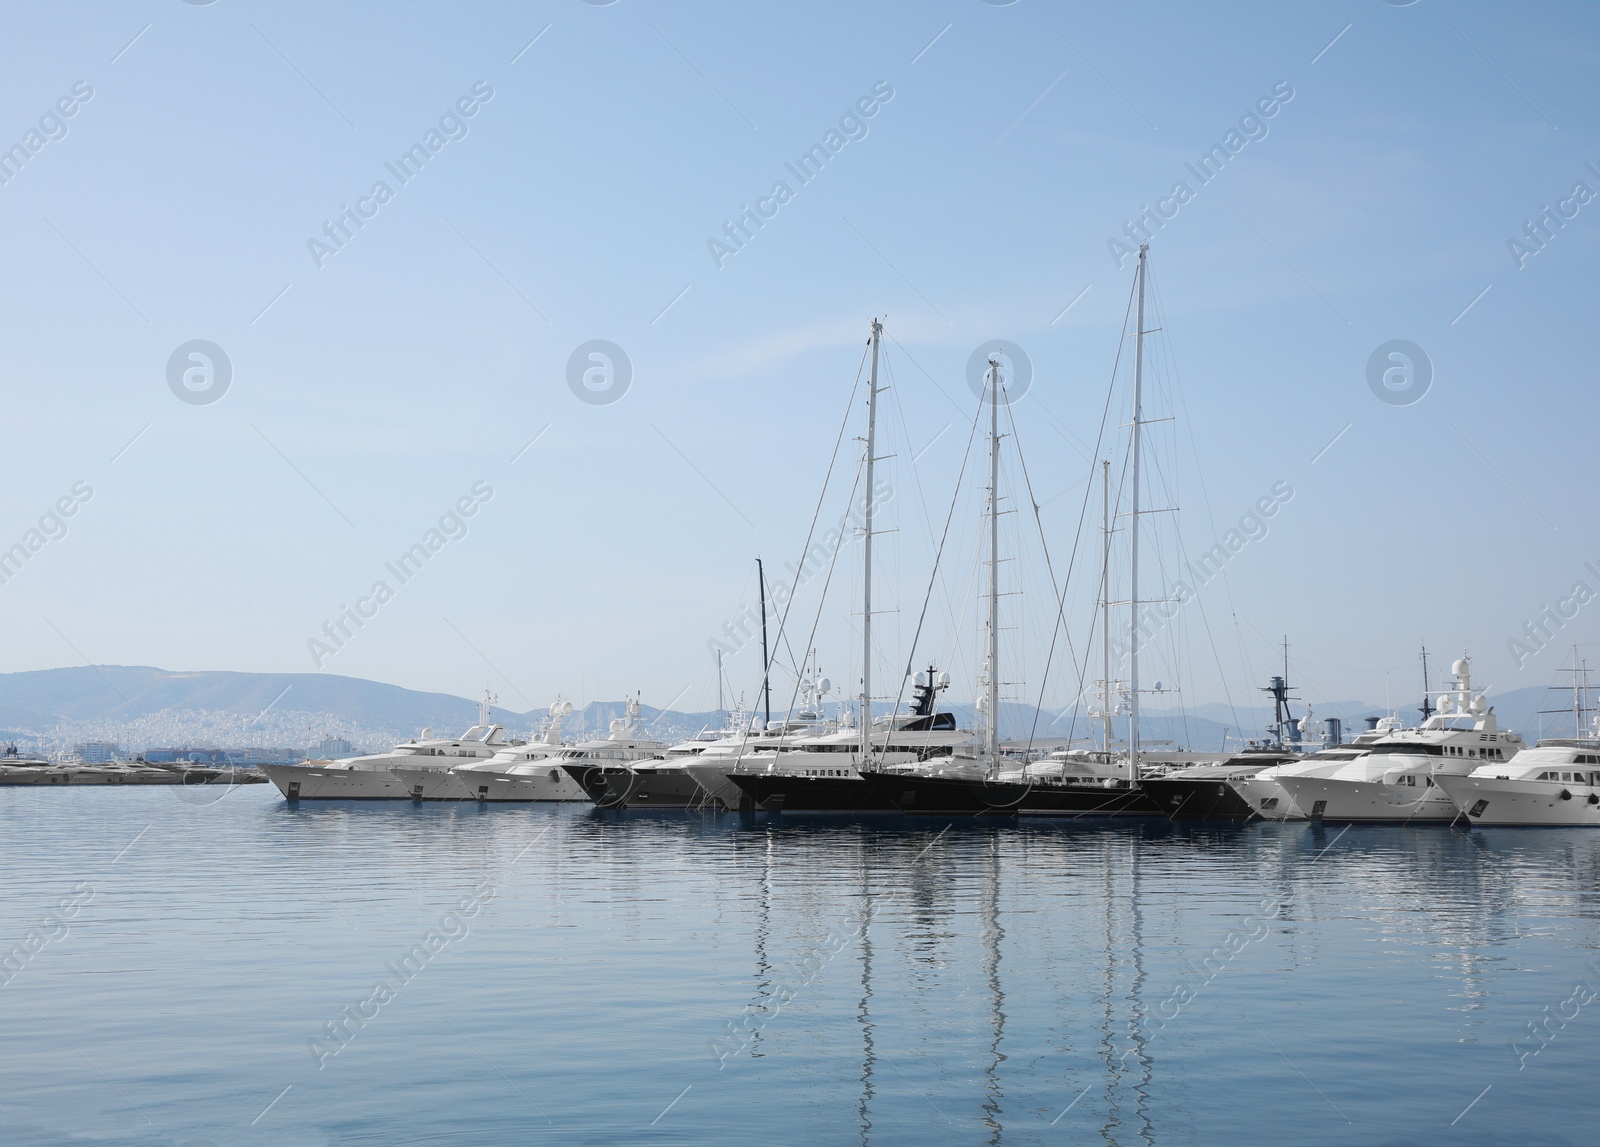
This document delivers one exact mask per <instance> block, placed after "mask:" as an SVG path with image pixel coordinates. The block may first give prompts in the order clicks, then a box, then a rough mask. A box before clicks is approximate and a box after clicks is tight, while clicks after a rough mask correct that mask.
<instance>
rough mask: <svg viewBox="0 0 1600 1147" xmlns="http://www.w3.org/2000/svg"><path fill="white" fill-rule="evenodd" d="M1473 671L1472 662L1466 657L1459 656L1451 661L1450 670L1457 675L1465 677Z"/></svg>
mask: <svg viewBox="0 0 1600 1147" xmlns="http://www.w3.org/2000/svg"><path fill="white" fill-rule="evenodd" d="M1471 671H1472V663H1471V662H1469V661H1468V660H1467V659H1466V658H1465V657H1458V658H1456V659H1455V660H1454V661H1452V662H1451V663H1450V672H1452V673H1454V674H1455V675H1456V676H1457V677H1465V676H1466V675H1467V674H1468V673H1470V672H1471Z"/></svg>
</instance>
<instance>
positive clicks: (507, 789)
mask: <svg viewBox="0 0 1600 1147" xmlns="http://www.w3.org/2000/svg"><path fill="white" fill-rule="evenodd" d="M455 777H456V783H457V784H458V785H459V786H460V788H461V791H462V792H463V793H464V794H465V795H464V796H462V797H460V798H452V799H460V800H476V801H486V802H488V803H490V804H496V803H500V802H502V801H506V802H511V801H516V802H522V803H527V802H530V801H581V802H587V801H588V800H589V794H587V793H585V792H584V791H583V786H582V785H580V784H578V782H577V781H575V780H573V779H572V778H571V777H569V776H568V775H567V774H566V771H565V770H563V769H562V768H561V767H560V766H559V765H557V764H556V763H555V761H554V760H551V761H549V762H548V763H546V762H540V764H539V767H538V768H536V769H534V770H532V771H531V772H525V773H523V772H518V773H492V772H489V771H487V770H484V769H470V770H464V771H462V772H459V773H456V774H455Z"/></svg>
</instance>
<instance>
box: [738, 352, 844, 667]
mask: <svg viewBox="0 0 1600 1147" xmlns="http://www.w3.org/2000/svg"><path fill="white" fill-rule="evenodd" d="M871 345H872V344H871V342H870V340H869V341H868V343H867V346H866V347H863V348H862V351H861V361H860V362H858V363H857V364H856V381H855V385H853V386H852V387H851V388H850V400H849V401H848V402H846V403H845V407H844V419H843V421H841V422H840V423H839V434H838V436H837V437H836V438H835V439H834V440H833V454H832V455H831V456H830V457H829V459H828V472H827V474H826V475H825V476H824V477H823V479H822V491H821V492H820V493H819V494H818V495H817V508H816V509H815V510H813V511H812V512H811V525H810V527H809V528H808V529H807V530H806V541H805V545H804V546H803V547H802V548H801V550H800V563H799V565H797V566H796V567H795V579H794V580H795V582H796V584H795V585H793V586H791V587H790V593H789V600H788V601H786V602H785V603H784V606H783V613H782V614H781V615H780V616H779V617H778V638H779V640H782V639H783V635H784V627H785V626H786V625H787V624H788V622H789V610H790V609H791V608H792V607H793V606H794V599H795V591H797V590H798V589H799V588H800V586H799V584H798V583H799V580H800V577H799V571H800V570H802V569H804V568H805V564H806V555H807V554H809V553H810V552H811V539H812V538H813V537H814V536H815V535H816V532H817V522H818V521H819V520H820V519H821V518H822V506H823V503H824V502H825V501H826V499H827V497H828V484H829V482H831V481H832V480H833V468H834V466H835V464H836V463H837V462H838V461H839V447H840V446H841V445H843V443H844V432H845V431H846V430H848V429H849V428H850V415H851V414H852V413H853V412H854V408H855V404H856V395H857V393H859V392H860V390H861V374H862V372H863V371H864V370H865V369H866V366H867V353H868V351H869V350H870V349H871ZM859 480H860V477H859V475H858V476H857V481H859ZM854 494H855V491H854V490H853V489H852V490H851V495H852V497H853V496H854ZM845 513H846V516H847V517H848V515H849V507H848V504H847V506H846V509H845ZM834 552H835V554H837V553H838V551H837V550H835V551H834ZM745 584H746V585H748V584H749V582H748V580H747V581H746V582H745ZM819 608H820V606H819ZM790 656H791V657H793V656H794V654H793V651H791V652H790ZM797 688H798V685H797Z"/></svg>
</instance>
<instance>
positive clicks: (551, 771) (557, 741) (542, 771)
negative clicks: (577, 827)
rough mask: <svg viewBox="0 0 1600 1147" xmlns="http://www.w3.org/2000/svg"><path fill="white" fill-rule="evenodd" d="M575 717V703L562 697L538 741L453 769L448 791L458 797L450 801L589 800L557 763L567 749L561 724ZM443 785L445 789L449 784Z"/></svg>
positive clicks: (515, 746)
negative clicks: (562, 721)
mask: <svg viewBox="0 0 1600 1147" xmlns="http://www.w3.org/2000/svg"><path fill="white" fill-rule="evenodd" d="M571 713H572V702H571V701H567V700H565V699H563V698H560V697H558V698H556V701H555V703H554V704H553V705H551V706H550V720H549V722H548V723H547V724H546V725H545V728H544V730H543V733H542V735H541V736H540V737H539V739H538V740H534V741H529V742H528V743H527V744H524V745H510V746H507V747H506V748H504V749H501V750H500V751H499V752H498V753H496V754H495V755H494V756H493V757H491V758H490V759H489V760H487V761H479V762H475V763H473V764H470V765H459V766H457V767H456V768H454V769H451V770H450V777H449V782H448V784H449V786H450V787H449V789H448V791H449V792H451V793H452V794H454V795H452V796H451V797H449V798H447V799H450V800H476V801H484V802H486V803H499V802H523V803H527V802H531V801H558V802H564V801H586V800H588V799H589V796H588V794H587V793H585V792H584V791H583V789H582V788H580V787H579V785H578V782H577V781H575V780H573V779H572V778H571V777H569V776H568V775H567V774H566V772H565V770H563V769H561V768H560V767H559V765H558V764H557V760H556V759H557V758H558V757H560V755H561V753H562V751H563V750H564V748H565V746H563V745H562V743H561V720H562V718H563V717H567V716H570V715H571ZM440 783H441V787H443V786H444V784H445V782H443V781H441V782H440Z"/></svg>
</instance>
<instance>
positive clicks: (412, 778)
mask: <svg viewBox="0 0 1600 1147" xmlns="http://www.w3.org/2000/svg"><path fill="white" fill-rule="evenodd" d="M389 771H390V772H391V773H393V774H394V776H395V779H397V780H398V781H399V782H400V787H401V788H403V789H405V791H406V795H407V796H408V797H409V798H410V799H411V800H414V801H415V800H422V801H467V800H472V799H473V798H472V793H471V792H470V791H469V790H468V789H467V786H466V785H464V784H463V783H462V782H461V781H460V780H458V779H457V777H456V774H455V773H454V772H452V771H451V770H450V769H407V768H393V769H390V770H389Z"/></svg>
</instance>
